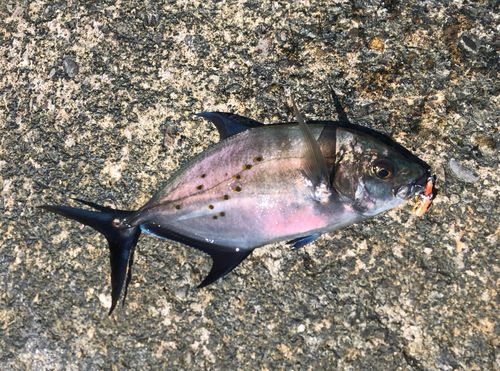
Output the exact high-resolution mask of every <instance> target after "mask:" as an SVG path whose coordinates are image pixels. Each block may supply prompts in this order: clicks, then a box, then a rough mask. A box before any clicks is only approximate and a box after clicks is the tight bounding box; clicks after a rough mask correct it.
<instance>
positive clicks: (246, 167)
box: [243, 165, 252, 170]
mask: <svg viewBox="0 0 500 371" xmlns="http://www.w3.org/2000/svg"><path fill="white" fill-rule="evenodd" d="M251 168H252V165H245V166H243V170H250V169H251Z"/></svg>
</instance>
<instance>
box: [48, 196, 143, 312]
mask: <svg viewBox="0 0 500 371" xmlns="http://www.w3.org/2000/svg"><path fill="white" fill-rule="evenodd" d="M76 201H78V202H80V203H83V204H85V205H87V206H90V207H92V208H94V209H96V210H98V211H89V210H83V209H77V208H74V207H67V206H52V205H43V206H39V208H41V209H45V210H48V211H51V212H53V213H56V214H59V215H62V216H65V217H66V218H69V219H73V220H76V221H78V222H80V223H82V224H85V225H88V226H89V227H92V228H93V229H95V230H96V231H98V232H99V233H102V234H103V235H104V236H105V237H106V239H107V240H108V243H109V251H110V263H111V308H110V310H109V314H111V313H112V312H113V310H114V309H115V307H116V304H117V303H118V299H119V298H120V293H121V291H122V288H123V283H124V281H125V275H127V280H126V282H125V293H124V295H123V303H125V298H126V296H127V287H128V284H129V282H130V278H131V269H132V264H133V262H134V250H135V245H136V244H137V241H138V239H139V236H140V234H141V229H140V228H139V227H138V226H137V227H135V226H130V225H128V224H127V223H126V222H124V220H125V218H126V217H127V216H128V215H130V214H132V213H133V211H124V210H114V209H111V208H109V207H105V206H100V205H97V204H95V203H93V202H89V201H82V200H78V199H76ZM127 263H128V272H127Z"/></svg>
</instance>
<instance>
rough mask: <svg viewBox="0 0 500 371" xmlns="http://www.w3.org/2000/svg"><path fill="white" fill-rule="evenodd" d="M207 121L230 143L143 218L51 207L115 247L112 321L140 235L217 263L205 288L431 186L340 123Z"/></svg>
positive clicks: (404, 162) (212, 116)
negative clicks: (245, 263) (264, 253)
mask: <svg viewBox="0 0 500 371" xmlns="http://www.w3.org/2000/svg"><path fill="white" fill-rule="evenodd" d="M200 115H201V116H203V117H205V118H207V119H209V120H211V121H212V122H213V123H214V124H215V126H216V127H217V129H218V130H219V133H220V135H221V139H222V140H221V141H220V142H219V143H217V144H215V145H213V146H212V147H210V148H208V149H207V150H205V151H204V152H203V153H201V154H200V155H198V156H196V157H195V158H193V159H192V160H191V161H190V162H189V163H187V164H186V165H185V166H184V167H183V168H181V169H180V170H179V171H178V172H177V173H176V174H174V175H173V176H172V178H171V179H170V180H169V181H167V183H166V184H165V185H164V186H163V187H162V188H161V189H160V190H159V191H158V192H157V193H156V194H155V195H154V196H153V197H152V198H151V199H150V200H149V201H148V202H147V203H146V204H145V205H144V206H142V207H141V208H140V209H139V210H137V211H122V210H113V209H110V208H107V207H103V206H99V205H97V204H94V203H92V202H87V201H81V202H83V203H84V204H87V205H89V206H91V207H93V208H95V209H97V210H98V211H88V210H82V209H76V208H70V207H64V206H42V208H45V209H47V210H49V211H53V212H56V213H58V214H61V215H64V216H66V217H69V218H72V219H75V220H78V221H79V222H81V223H83V224H87V225H90V226H91V227H93V228H94V229H96V230H97V231H99V232H101V233H103V234H104V235H105V236H106V237H107V239H108V242H109V247H110V252H111V256H110V258H111V268H112V274H111V281H112V282H111V283H112V308H111V311H112V310H113V309H114V307H115V305H116V303H117V301H118V298H119V296H120V292H121V290H122V286H123V283H124V280H125V275H126V272H127V271H128V276H127V282H126V286H127V285H128V283H129V282H130V278H131V267H132V264H133V253H134V248H135V244H136V243H137V240H138V238H139V235H140V233H141V231H144V232H147V233H150V234H153V235H155V236H159V237H162V238H167V239H170V240H174V241H177V242H180V243H183V244H186V245H189V246H192V247H194V248H197V249H199V250H202V251H204V252H206V253H208V254H209V255H210V256H211V257H212V260H213V266H212V270H211V271H210V273H209V275H208V276H207V277H206V278H205V280H204V281H203V282H202V284H201V285H200V286H201V287H203V286H206V285H208V284H210V283H212V282H214V281H215V280H217V279H218V278H220V277H222V276H224V275H225V274H226V273H228V272H229V271H231V270H232V269H233V268H234V267H235V266H236V265H238V264H239V263H240V262H241V261H242V260H243V259H245V258H246V257H247V256H248V255H249V254H250V253H251V252H252V251H253V250H254V249H255V248H258V247H260V246H263V245H266V244H270V243H273V242H278V241H290V243H291V244H293V248H299V247H301V246H303V245H305V244H307V243H309V242H311V241H313V240H314V239H316V238H317V237H319V236H320V235H321V234H323V233H327V232H332V231H335V230H337V229H340V228H343V227H346V226H348V225H351V224H353V223H357V222H360V221H363V220H365V219H368V218H371V217H373V216H375V215H377V214H379V213H381V212H383V211H385V210H389V209H392V208H394V207H396V206H398V205H400V204H402V203H404V202H406V201H407V200H408V199H409V198H410V197H412V196H414V195H415V194H416V193H418V192H422V189H423V188H424V184H425V181H426V179H427V175H428V170H426V169H424V167H422V166H421V165H420V164H418V163H416V162H413V161H410V160H408V159H407V158H405V157H404V156H403V155H402V154H401V153H399V152H398V151H396V150H395V149H393V148H391V147H390V146H388V145H386V144H384V143H382V142H380V141H379V140H377V139H375V138H373V137H372V136H370V135H368V134H365V133H363V132H359V131H355V130H352V129H349V128H346V127H342V126H341V125H339V124H338V123H335V122H322V123H316V124H314V123H313V124H309V125H307V124H305V123H304V122H303V120H302V119H301V118H300V117H299V116H300V114H299V113H298V112H297V113H296V115H298V119H299V124H296V123H295V124H293V123H292V124H277V125H262V124H260V123H257V122H255V121H252V120H248V119H245V118H242V117H239V116H234V115H233V116H228V115H224V114H221V113H203V114H200ZM245 120H247V121H246V123H245ZM242 122H243V123H242ZM127 264H128V270H127ZM125 295H126V291H125ZM111 311H110V313H111Z"/></svg>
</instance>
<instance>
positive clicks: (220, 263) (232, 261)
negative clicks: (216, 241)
mask: <svg viewBox="0 0 500 371" xmlns="http://www.w3.org/2000/svg"><path fill="white" fill-rule="evenodd" d="M252 251H253V250H243V249H239V251H237V250H235V251H216V250H214V251H212V252H211V253H209V254H210V256H211V257H212V261H213V263H212V269H211V270H210V273H209V274H208V276H206V277H205V279H204V280H203V282H202V283H200V284H199V285H198V288H202V287H205V286H208V285H210V284H211V283H213V282H215V281H217V280H218V279H219V278H221V277H224V276H225V275H226V274H228V273H229V272H231V271H232V270H233V269H234V268H236V266H237V265H238V264H240V263H241V262H242V261H243V260H244V259H245V258H246V257H247V256H248V255H250V254H251V253H252Z"/></svg>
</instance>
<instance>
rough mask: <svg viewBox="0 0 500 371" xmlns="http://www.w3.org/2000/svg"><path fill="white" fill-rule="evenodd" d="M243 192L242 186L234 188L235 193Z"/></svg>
mask: <svg viewBox="0 0 500 371" xmlns="http://www.w3.org/2000/svg"><path fill="white" fill-rule="evenodd" d="M241 190H242V189H241V187H240V186H237V187H234V188H233V191H234V192H241Z"/></svg>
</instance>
